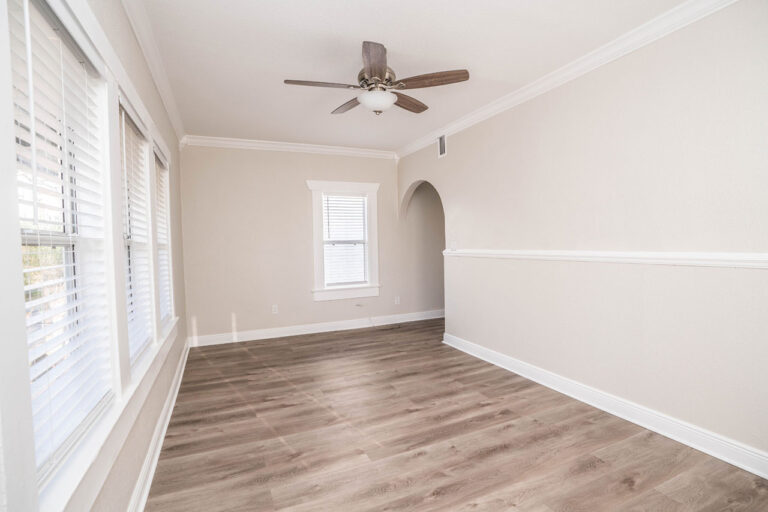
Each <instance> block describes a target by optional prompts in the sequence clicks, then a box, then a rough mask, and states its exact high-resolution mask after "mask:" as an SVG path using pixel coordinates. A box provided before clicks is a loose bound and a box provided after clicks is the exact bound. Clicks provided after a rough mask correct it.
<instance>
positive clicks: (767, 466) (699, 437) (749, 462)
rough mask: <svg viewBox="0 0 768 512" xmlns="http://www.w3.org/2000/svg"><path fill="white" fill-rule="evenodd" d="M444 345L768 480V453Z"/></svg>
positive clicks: (499, 359)
mask: <svg viewBox="0 0 768 512" xmlns="http://www.w3.org/2000/svg"><path fill="white" fill-rule="evenodd" d="M443 343H445V344H446V345H450V346H451V347H453V348H455V349H458V350H461V351H462V352H466V353H467V354H469V355H472V356H475V357H477V358H479V359H482V360H484V361H487V362H489V363H491V364H494V365H496V366H499V367H501V368H504V369H505V370H509V371H511V372H514V373H516V374H518V375H521V376H523V377H525V378H527V379H530V380H532V381H534V382H538V383H539V384H541V385H543V386H546V387H548V388H551V389H554V390H555V391H559V392H560V393H563V394H565V395H568V396H570V397H573V398H575V399H576V400H579V401H581V402H585V403H587V404H589V405H591V406H593V407H597V408H598V409H602V410H603V411H606V412H609V413H611V414H613V415H615V416H618V417H620V418H623V419H625V420H627V421H631V422H632V423H635V424H637V425H640V426H641V427H644V428H647V429H648V430H653V431H654V432H656V433H659V434H661V435H663V436H666V437H669V438H670V439H674V440H675V441H678V442H680V443H683V444H685V445H687V446H690V447H691V448H695V449H697V450H699V451H702V452H704V453H706V454H709V455H712V456H713V457H716V458H718V459H721V460H723V461H725V462H727V463H729V464H733V465H734V466H737V467H740V468H742V469H744V470H746V471H749V472H750V473H754V474H756V475H758V476H761V477H763V478H768V453H766V452H764V451H762V450H758V449H757V448H754V447H751V446H747V445H745V444H742V443H739V442H738V441H734V440H732V439H729V438H727V437H724V436H721V435H719V434H716V433H714V432H710V431H709V430H706V429H703V428H701V427H698V426H696V425H692V424H690V423H686V422H684V421H681V420H679V419H676V418H673V417H671V416H667V415H665V414H662V413H660V412H658V411H654V410H653V409H649V408H648V407H644V406H642V405H639V404H636V403H634V402H630V401H629V400H625V399H623V398H620V397H617V396H614V395H611V394H610V393H606V392H604V391H600V390H598V389H595V388H592V387H590V386H587V385H585V384H582V383H580V382H577V381H575V380H572V379H569V378H567V377H563V376H561V375H558V374H556V373H552V372H550V371H547V370H544V369H542V368H539V367H537V366H534V365H532V364H529V363H526V362H523V361H520V360H519V359H515V358H513V357H510V356H507V355H504V354H501V353H499V352H496V351H495V350H491V349H489V348H485V347H483V346H480V345H478V344H476V343H472V342H470V341H467V340H464V339H462V338H459V337H457V336H453V335H451V334H448V333H445V334H444V337H443Z"/></svg>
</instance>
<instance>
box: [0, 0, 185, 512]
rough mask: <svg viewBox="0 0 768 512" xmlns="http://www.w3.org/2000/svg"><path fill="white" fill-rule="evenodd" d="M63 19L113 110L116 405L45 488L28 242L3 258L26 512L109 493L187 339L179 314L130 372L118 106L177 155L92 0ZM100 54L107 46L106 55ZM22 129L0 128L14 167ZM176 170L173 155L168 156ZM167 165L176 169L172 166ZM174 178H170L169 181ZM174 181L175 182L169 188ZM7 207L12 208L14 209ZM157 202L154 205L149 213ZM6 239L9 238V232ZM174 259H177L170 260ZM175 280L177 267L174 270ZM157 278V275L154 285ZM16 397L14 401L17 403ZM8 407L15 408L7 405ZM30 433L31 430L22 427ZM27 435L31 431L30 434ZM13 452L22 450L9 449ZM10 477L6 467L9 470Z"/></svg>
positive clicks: (6, 223)
mask: <svg viewBox="0 0 768 512" xmlns="http://www.w3.org/2000/svg"><path fill="white" fill-rule="evenodd" d="M42 1H43V2H45V3H46V4H47V5H48V6H49V7H50V8H51V10H52V11H53V13H54V14H55V15H56V16H57V17H58V18H59V20H60V21H61V24H62V25H63V26H64V28H65V30H67V32H68V33H69V36H71V37H72V38H73V39H74V41H75V43H76V44H77V46H78V47H79V49H80V50H82V52H83V53H84V54H85V55H86V57H87V59H88V60H90V61H91V64H93V66H94V67H95V68H96V71H97V73H98V74H99V75H100V76H102V78H103V79H104V80H105V81H106V88H105V94H106V96H107V108H106V111H105V112H104V116H105V125H104V130H105V137H106V138H105V147H104V151H105V156H106V162H107V165H108V168H107V175H106V176H105V187H106V189H105V191H106V192H105V193H106V194H107V196H106V197H107V201H106V202H107V212H106V213H107V217H106V218H105V222H107V228H106V238H105V243H106V245H107V253H108V254H107V256H106V266H107V276H108V279H107V282H108V283H109V286H108V290H107V296H108V300H109V302H110V309H111V315H110V316H111V322H110V323H111V324H112V331H113V332H112V337H113V347H112V348H113V354H112V361H113V364H112V366H113V373H114V378H113V380H114V386H113V391H114V394H115V397H114V399H113V400H112V402H111V403H110V404H108V405H107V407H105V410H104V411H102V413H101V414H99V417H98V418H97V419H96V420H95V421H94V424H93V425H92V426H91V427H90V428H89V429H88V430H87V431H86V432H85V433H84V435H83V437H82V438H81V439H80V440H79V441H78V442H77V444H76V445H75V446H73V448H72V450H71V452H70V453H69V454H68V455H67V457H66V458H65V459H64V460H63V461H62V463H61V464H60V465H59V466H58V468H57V469H56V470H55V472H53V473H52V474H51V475H50V477H49V479H48V480H47V481H46V482H45V483H44V484H43V485H42V486H40V487H39V488H38V486H37V485H35V484H36V477H37V472H36V468H35V453H34V440H33V439H32V435H31V432H32V427H31V425H32V410H31V404H30V401H31V396H30V395H31V392H30V389H29V374H28V372H27V371H19V368H20V367H23V365H24V363H25V362H26V361H27V357H28V352H27V351H28V347H27V345H26V329H25V321H24V314H23V311H24V309H23V302H19V300H18V299H19V297H23V293H22V292H23V282H22V279H21V275H22V274H21V245H20V244H19V245H17V246H16V247H14V248H13V249H12V250H11V249H9V250H8V251H6V253H4V254H3V258H2V259H3V261H4V262H6V260H7V262H10V263H9V264H7V265H3V266H2V272H0V274H2V275H1V276H0V277H2V280H3V283H8V284H9V285H8V286H7V287H4V288H3V289H2V290H0V291H1V292H2V293H0V302H2V304H3V308H2V311H0V313H2V314H0V317H2V318H3V319H4V320H5V321H6V322H5V325H6V327H7V330H8V331H9V332H10V333H12V334H9V336H8V337H9V339H14V340H15V339H18V340H24V343H12V344H10V346H9V347H7V350H5V349H4V353H3V357H2V358H0V373H3V377H4V378H5V381H4V386H3V389H2V390H0V391H1V393H0V394H2V395H3V397H2V400H0V402H1V403H0V406H2V414H3V418H10V417H13V418H14V420H13V422H14V424H15V425H20V426H21V427H19V428H18V429H4V430H3V432H2V435H3V439H2V441H3V448H4V455H5V460H4V461H3V462H4V463H5V467H6V468H8V467H13V468H14V475H15V477H16V478H17V479H18V480H19V481H23V482H26V484H25V485H19V486H16V487H14V488H13V489H8V488H6V491H7V492H8V496H7V497H8V504H9V506H12V508H14V509H18V510H38V507H39V508H40V509H41V510H60V509H62V508H63V507H65V506H66V504H67V503H69V502H70V499H71V498H72V496H73V495H74V494H75V492H76V491H77V490H78V489H83V486H82V485H81V484H82V483H83V481H84V480H86V479H87V482H88V483H87V487H86V488H85V490H84V491H82V493H81V498H82V500H83V503H84V504H85V503H86V502H87V504H88V506H90V505H92V504H93V502H94V501H95V499H96V493H97V492H98V491H99V490H100V489H101V488H102V486H103V483H104V481H105V480H106V478H107V475H108V472H106V471H94V467H95V466H94V464H95V463H97V462H98V464H99V467H101V468H103V467H107V468H111V467H112V466H113V465H114V463H115V461H116V460H117V457H118V456H119V454H120V450H121V449H122V447H123V446H124V445H125V442H126V440H127V437H128V434H129V433H130V429H131V428H132V427H133V425H135V423H136V421H137V420H138V417H139V413H140V412H141V411H142V410H143V409H142V408H143V406H144V404H145V403H146V400H147V398H148V396H149V393H150V392H151V391H152V390H153V389H154V386H155V384H156V379H157V377H158V375H159V373H160V371H161V369H162V368H163V367H164V366H165V363H166V360H167V358H168V357H169V356H170V355H171V348H172V347H174V346H177V345H174V344H173V343H172V342H173V341H174V340H176V339H177V337H178V329H179V327H178V324H179V318H178V317H177V316H175V312H174V314H173V316H172V319H171V320H170V321H168V322H167V324H166V325H164V326H162V328H161V329H159V331H160V332H159V333H157V335H156V336H155V339H154V342H153V343H152V346H151V348H150V349H149V354H148V355H147V356H146V357H145V358H144V360H143V361H142V362H141V363H140V364H138V365H137V367H136V369H135V371H133V372H132V371H131V369H130V365H129V363H128V355H127V344H126V333H125V318H124V317H125V313H124V312H123V310H124V305H125V298H124V293H121V292H124V288H123V286H124V285H123V284H122V283H121V279H120V277H122V273H123V271H124V270H123V268H122V264H121V263H122V237H121V236H120V234H121V233H122V229H121V226H122V217H121V208H122V200H121V196H122V195H121V193H120V188H121V182H120V173H121V171H122V170H121V166H120V164H119V162H120V158H119V124H118V117H119V115H118V104H119V103H120V102H122V103H123V104H127V105H129V106H130V107H131V110H133V112H134V114H135V116H136V117H135V120H136V122H137V123H141V127H142V128H143V129H144V130H145V135H146V136H147V139H148V140H149V141H150V142H151V143H152V144H154V146H155V148H156V151H158V150H159V151H160V152H161V153H162V154H163V155H170V152H169V150H168V148H169V146H168V144H167V143H165V141H164V139H163V136H162V135H161V133H160V130H159V129H158V127H157V125H156V124H155V123H154V121H153V119H152V117H151V116H150V114H149V111H148V109H147V108H146V107H145V105H144V103H143V101H142V99H141V97H140V95H139V94H138V92H137V89H136V88H135V86H134V85H133V83H132V80H131V78H130V75H129V74H128V72H127V71H126V69H125V68H124V67H123V64H122V62H121V61H120V59H119V57H118V55H117V53H116V52H115V51H114V48H113V47H112V43H111V42H110V40H109V38H108V37H107V36H106V33H105V32H104V31H103V29H102V28H101V25H100V24H99V22H98V20H97V18H96V16H95V14H94V13H93V11H92V10H91V7H90V6H89V4H88V3H87V2H85V1H83V0H42ZM0 9H2V13H0V43H3V45H4V46H3V45H0V46H3V47H8V40H9V39H8V23H7V17H6V16H5V14H6V12H7V5H6V2H5V1H4V0H0ZM97 48H98V50H97ZM2 53H3V54H2V55H0V69H10V56H9V55H6V54H5V53H6V52H2ZM0 96H2V97H3V98H5V101H3V102H1V103H2V105H0V112H2V114H3V115H2V116H0V117H3V118H4V119H9V118H11V117H12V113H13V110H12V109H11V108H10V107H9V106H10V105H11V104H12V102H11V101H10V98H11V74H10V73H8V74H7V75H4V76H2V77H1V78H0ZM12 127H13V125H12V124H11V123H7V126H5V128H0V133H2V135H3V137H2V138H0V139H2V140H0V156H2V157H3V158H4V159H5V161H6V163H8V164H9V165H13V164H12V162H15V158H16V148H15V143H14V142H13V140H14V139H13V135H14V131H13V128H12ZM163 161H165V162H166V163H167V164H169V163H170V162H168V159H167V158H163ZM167 168H168V169H169V172H170V169H171V166H170V165H168V166H167ZM0 181H2V185H3V186H2V187H0V189H2V190H3V199H4V203H3V208H4V211H5V213H7V215H5V214H4V215H3V216H2V219H0V231H1V232H2V233H3V235H4V237H5V238H7V239H9V240H12V239H16V238H17V237H19V231H18V229H19V219H18V207H17V204H16V201H17V195H16V194H17V183H16V176H15V173H10V174H8V175H7V176H6V177H5V178H4V179H3V180H0ZM169 182H170V176H169ZM169 185H170V183H169ZM6 206H7V207H8V208H7V211H6ZM152 207H153V205H152V204H150V208H152ZM172 226H173V223H172V222H170V223H169V237H170V240H171V242H170V244H171V247H172V240H173V235H172V231H173V227H172ZM5 235H7V236H5ZM171 261H172V259H171ZM171 275H172V276H173V269H171ZM154 285H155V280H154V278H153V286H154ZM9 397H11V399H8V398H9ZM6 406H7V408H6ZM22 427H23V428H22ZM23 432H27V433H29V435H21V433H23ZM11 446H13V447H14V448H13V450H11V449H10V448H9V447H11ZM6 476H7V471H6Z"/></svg>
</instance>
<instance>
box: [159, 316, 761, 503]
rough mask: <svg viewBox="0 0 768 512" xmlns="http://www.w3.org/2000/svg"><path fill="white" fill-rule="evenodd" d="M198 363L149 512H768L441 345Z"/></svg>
mask: <svg viewBox="0 0 768 512" xmlns="http://www.w3.org/2000/svg"><path fill="white" fill-rule="evenodd" d="M443 329H444V326H443V322H442V321H441V320H428V321H424V322H412V323H408V324H401V325H395V326H386V327H378V328H373V329H359V330H354V331H343V332H336V333H320V334H311V335H305V336H296V337H289V338H279V339H273V340H264V341H253V342H244V343H242V342H241V343H236V344H228V345H218V346H211V347H200V348H194V349H192V350H190V354H189V359H188V362H187V366H186V369H185V372H184V376H183V380H182V384H181V387H180V389H179V396H178V399H177V402H176V406H175V408H174V411H173V415H172V417H171V420H170V423H169V426H168V431H167V433H166V437H165V440H164V443H163V448H162V452H161V454H160V459H159V461H158V465H157V470H156V472H155V477H154V480H153V482H152V487H151V490H150V495H149V499H148V502H147V507H146V509H147V510H151V511H163V512H165V511H176V510H179V511H180V510H184V511H194V510H201V511H202V510H205V511H218V510H221V511H224V510H249V511H259V510H263V511H284V510H285V511H287V510H290V511H293V512H299V511H316V510H329V511H330V510H333V511H346V510H350V511H374V510H375V511H409V510H418V511H446V510H451V511H453V510H455V511H461V512H469V511H474V512H478V511H484V512H489V511H496V510H521V511H528V512H564V511H569V512H573V511H581V510H583V511H600V510H606V511H614V510H628V511H629V510H632V511H650V510H654V511H656V510H659V511H674V512H677V511H694V510H712V511H715V510H734V511H736V510H743V511H758V510H768V481H766V480H764V479H761V478H759V477H757V476H754V475H752V474H750V473H747V472H746V471H742V470H740V469H738V468H735V467H733V466H731V465H729V464H726V463H724V462H722V461H719V460H717V459H714V458H713V457H710V456H708V455H705V454H703V453H701V452H698V451H696V450H693V449H691V448H689V447H687V446H684V445H682V444H680V443H677V442H675V441H672V440H670V439H667V438H665V437H663V436H660V435H658V434H655V433H653V432H650V431H648V430H645V429H643V428H641V427H638V426H637V425H634V424H632V423H629V422H627V421H624V420H622V419H619V418H617V417H615V416H611V415H610V414H608V413H605V412H603V411H600V410H598V409H595V408H593V407H590V406H588V405H586V404H583V403H581V402H578V401H576V400H574V399H572V398H569V397H566V396H565V395H561V394H559V393H557V392H555V391H552V390H550V389H548V388H545V387H543V386H540V385H538V384H536V383H534V382H531V381H529V380H527V379H524V378H522V377H520V376H518V375H515V374H513V373H510V372H507V371H506V370H503V369H500V368H497V367H495V366H493V365H490V364H488V363H485V362H483V361H480V360H478V359H476V358H473V357H471V356H468V355H466V354H464V353H462V352H459V351H457V350H454V349H452V348H450V347H448V346H446V345H444V344H442V343H441V339H442V333H443Z"/></svg>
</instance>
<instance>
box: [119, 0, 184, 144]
mask: <svg viewBox="0 0 768 512" xmlns="http://www.w3.org/2000/svg"><path fill="white" fill-rule="evenodd" d="M122 4H123V8H124V9H125V12H126V14H127V15H128V21H130V23H131V28H133V33H134V35H135V36H136V40H137V41H138V43H139V47H140V48H141V53H142V54H144V60H145V61H146V62H147V66H148V67H149V72H150V74H151V75H152V80H153V81H154V82H155V87H156V88H157V92H158V93H159V94H160V99H161V100H162V102H163V105H164V106H165V111H166V112H167V113H168V118H169V119H170V121H171V125H173V131H174V132H176V137H177V138H178V139H181V138H182V137H183V136H184V123H183V122H182V120H181V114H180V113H179V108H178V106H177V104H176V99H175V98H174V96H173V90H172V89H171V83H170V81H169V80H168V75H167V74H166V73H165V66H164V65H163V60H162V58H161V57H160V51H159V50H158V46H157V42H156V41H155V35H154V33H153V32H152V25H151V24H150V21H149V16H148V15H147V11H146V10H145V9H144V3H143V2H139V1H136V0H122Z"/></svg>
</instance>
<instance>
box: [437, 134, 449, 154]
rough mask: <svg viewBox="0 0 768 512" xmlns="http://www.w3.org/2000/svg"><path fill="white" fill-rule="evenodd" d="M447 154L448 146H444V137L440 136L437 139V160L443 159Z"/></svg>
mask: <svg viewBox="0 0 768 512" xmlns="http://www.w3.org/2000/svg"><path fill="white" fill-rule="evenodd" d="M446 153H448V146H447V145H446V140H445V135H441V136H440V137H439V138H438V139H437V158H443V157H444V156H445V155H446Z"/></svg>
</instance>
